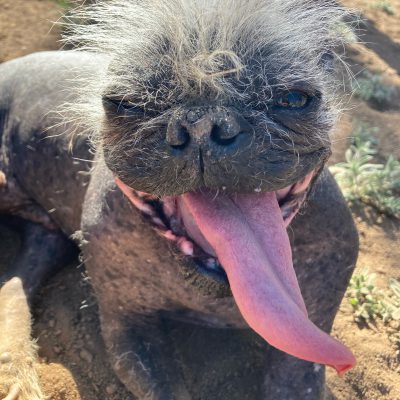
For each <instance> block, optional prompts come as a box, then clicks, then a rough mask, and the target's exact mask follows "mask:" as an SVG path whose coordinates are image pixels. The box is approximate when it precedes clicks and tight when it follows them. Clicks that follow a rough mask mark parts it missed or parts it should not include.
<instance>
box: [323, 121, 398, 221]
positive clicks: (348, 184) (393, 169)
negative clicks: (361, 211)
mask: <svg viewBox="0 0 400 400" xmlns="http://www.w3.org/2000/svg"><path fill="white" fill-rule="evenodd" d="M373 132H376V131H375V130H373V128H369V127H368V125H366V124H365V123H361V124H358V125H356V128H355V129H354V131H353V137H352V143H351V145H350V147H349V148H348V149H347V151H346V153H345V159H346V161H345V162H341V163H338V164H336V165H334V166H332V167H330V170H331V172H332V173H333V175H334V176H335V178H336V180H337V182H338V184H339V186H340V188H341V189H342V192H343V195H344V197H345V198H346V200H347V201H348V202H350V203H356V202H361V203H364V204H368V205H371V206H373V207H375V208H376V209H377V210H379V211H380V212H382V213H385V214H388V215H390V216H394V217H396V218H400V196H399V193H400V162H399V161H398V160H396V159H395V158H394V157H393V156H389V158H388V159H387V161H386V163H385V164H380V163H377V162H374V155H375V154H376V153H377V150H376V149H375V147H374V144H376V140H374V139H373Z"/></svg>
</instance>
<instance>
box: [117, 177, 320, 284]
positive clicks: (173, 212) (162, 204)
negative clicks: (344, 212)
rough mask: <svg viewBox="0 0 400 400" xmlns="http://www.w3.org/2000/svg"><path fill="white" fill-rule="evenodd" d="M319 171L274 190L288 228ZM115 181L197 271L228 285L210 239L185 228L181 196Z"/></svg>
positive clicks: (154, 226)
mask: <svg viewBox="0 0 400 400" xmlns="http://www.w3.org/2000/svg"><path fill="white" fill-rule="evenodd" d="M316 171H317V169H314V170H312V171H311V172H309V173H308V174H307V175H306V176H305V177H304V178H303V179H301V180H300V181H298V182H297V183H294V184H292V185H289V186H286V187H284V188H282V189H279V190H277V191H275V194H276V196H277V200H278V202H279V206H280V209H281V212H282V217H283V219H284V223H285V226H286V227H287V226H288V225H289V224H290V222H291V221H292V220H293V218H294V217H295V215H296V214H297V212H298V211H299V209H300V208H301V206H302V204H303V203H304V200H305V199H306V197H307V194H308V191H309V188H310V186H311V181H312V180H313V178H314V177H315V176H316V174H317V172H316ZM115 182H116V184H117V186H118V187H119V188H120V189H121V190H122V192H123V193H124V194H125V195H126V196H127V197H128V198H129V200H130V201H131V203H132V204H133V205H134V206H135V207H136V208H137V209H138V210H139V211H140V212H141V214H142V215H143V216H144V217H145V218H146V219H147V220H148V221H149V222H150V224H151V225H152V226H153V228H154V229H155V231H156V232H157V233H158V234H160V235H161V236H163V237H164V238H165V239H167V240H168V242H169V243H171V244H172V245H173V247H174V248H175V249H177V250H178V254H180V255H181V256H182V257H183V258H187V257H189V258H192V259H193V260H194V263H195V266H196V270H197V272H199V273H201V274H203V275H206V276H208V277H211V278H212V279H214V280H216V281H217V282H218V283H222V284H226V285H229V282H228V278H227V276H226V273H225V270H224V268H223V266H222V265H221V264H220V262H219V260H218V258H217V257H216V255H215V253H214V251H213V249H212V248H211V246H209V245H208V242H207V241H206V240H205V239H204V238H200V237H199V236H197V237H196V235H195V234H193V232H192V234H191V233H190V229H187V227H185V224H184V222H183V220H182V216H181V215H180V212H179V207H178V199H179V197H180V196H165V197H163V198H161V199H160V198H159V197H157V196H154V195H151V194H149V193H145V192H140V191H136V190H134V189H132V188H130V187H128V186H127V185H125V184H124V183H123V182H122V181H121V180H120V179H119V178H117V177H116V178H115ZM255 192H256V193H257V192H258V190H257V189H256V190H255ZM217 193H218V191H216V194H217Z"/></svg>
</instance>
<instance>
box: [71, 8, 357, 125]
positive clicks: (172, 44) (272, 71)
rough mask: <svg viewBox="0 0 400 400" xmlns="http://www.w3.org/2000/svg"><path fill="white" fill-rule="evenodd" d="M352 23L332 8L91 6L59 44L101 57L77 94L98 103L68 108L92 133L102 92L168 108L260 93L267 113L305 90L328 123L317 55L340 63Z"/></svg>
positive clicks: (333, 84) (330, 100)
mask: <svg viewBox="0 0 400 400" xmlns="http://www.w3.org/2000/svg"><path fill="white" fill-rule="evenodd" d="M348 14H349V11H348V10H347V9H344V8H342V7H339V6H338V5H337V4H336V3H335V2H334V1H332V0H285V1H282V0H110V1H97V2H96V3H94V4H93V5H91V6H84V7H81V8H78V9H77V10H76V11H75V13H74V17H73V18H72V21H75V22H73V23H71V24H67V25H68V27H69V29H68V30H69V34H68V35H67V37H66V38H65V41H66V42H67V43H69V44H72V45H73V46H74V47H77V48H78V49H79V50H85V51H90V52H94V53H96V54H101V55H103V56H104V69H103V73H102V74H101V76H95V77H93V80H92V81H91V82H88V81H87V78H85V79H86V82H85V85H82V86H85V87H87V88H88V89H87V91H88V93H89V92H90V96H91V97H92V98H93V94H94V93H97V102H96V101H93V103H91V104H88V101H87V99H88V97H89V95H88V93H84V94H82V96H81V97H82V99H86V100H84V101H82V104H77V103H76V104H75V105H70V107H69V109H70V111H71V110H72V112H74V111H76V112H75V114H76V115H79V114H80V115H81V116H82V120H85V121H90V122H89V124H91V125H92V126H97V127H98V124H99V121H101V116H102V111H101V103H100V96H101V95H102V94H105V93H108V94H112V95H113V96H115V97H116V98H121V99H123V98H124V99H128V100H129V101H131V102H132V103H134V104H135V105H137V106H140V107H146V106H148V105H149V104H155V105H156V106H157V107H158V108H159V109H168V108H170V107H171V106H172V105H179V104H182V103H183V102H185V101H188V100H190V99H193V98H199V97H200V96H203V97H204V96H207V98H212V99H219V100H220V101H221V102H223V101H229V102H231V101H241V102H244V103H246V102H250V101H251V98H253V97H254V94H255V92H257V101H258V103H265V104H266V105H267V104H268V101H269V100H270V96H271V93H272V90H273V88H274V87H284V88H291V87H293V85H295V83H296V82H303V83H309V84H310V85H312V86H313V87H314V88H315V89H316V90H317V91H318V92H319V93H321V94H322V96H323V99H324V101H325V103H326V107H325V109H328V108H329V110H330V112H329V113H326V112H325V113H324V115H321V118H323V119H334V118H335V117H336V115H337V113H338V109H339V108H340V106H339V105H340V103H339V102H338V99H339V98H340V97H339V96H338V95H337V88H338V86H340V85H338V82H337V81H336V80H335V79H334V78H333V75H332V74H331V73H327V71H326V70H325V69H324V68H323V66H322V65H321V56H322V55H323V54H324V53H330V54H332V55H333V56H334V57H336V58H337V59H340V58H341V57H340V55H339V54H338V53H337V52H336V49H338V48H339V49H341V48H342V46H343V43H344V42H346V40H347V39H348V36H349V35H348V32H349V29H344V28H343V27H344V25H345V23H344V22H343V21H344V20H345V19H346V17H347V16H348ZM76 21H84V22H83V23H82V22H81V23H76ZM271 76H272V77H273V79H271ZM154 79H157V80H158V84H157V85H156V87H154V86H152V83H153V81H154ZM255 82H257V84H258V86H257V87H256V86H255ZM339 83H340V82H339ZM66 108H67V109H68V107H66Z"/></svg>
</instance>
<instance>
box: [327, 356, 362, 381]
mask: <svg viewBox="0 0 400 400" xmlns="http://www.w3.org/2000/svg"><path fill="white" fill-rule="evenodd" d="M355 365H356V359H355V358H354V357H353V359H352V360H351V361H349V363H347V364H339V365H330V367H332V368H334V369H335V370H336V372H337V374H338V375H339V376H340V377H343V376H344V375H345V374H346V372H348V371H350V370H351V369H352V368H354V367H355Z"/></svg>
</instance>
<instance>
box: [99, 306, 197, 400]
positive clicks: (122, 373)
mask: <svg viewBox="0 0 400 400" xmlns="http://www.w3.org/2000/svg"><path fill="white" fill-rule="evenodd" d="M108 311H110V310H108ZM116 315H119V313H118V311H117V310H116V311H115V312H114V313H112V314H111V315H110V314H108V313H107V314H104V313H103V314H102V318H101V322H102V324H101V325H102V333H103V338H104V341H105V344H106V347H107V350H108V353H109V355H110V361H111V363H112V366H113V369H114V371H115V372H116V374H117V376H118V378H119V379H120V380H121V381H122V382H123V383H124V384H125V386H126V387H127V388H128V389H129V390H130V391H131V392H132V393H135V395H137V396H138V398H140V399H143V400H176V399H179V400H190V399H191V397H190V395H189V393H188V391H187V389H186V387H185V385H184V383H183V378H182V374H181V371H180V368H179V365H178V362H177V360H176V359H175V357H174V354H173V350H172V349H173V346H172V343H171V342H170V340H169V339H168V336H167V335H166V330H165V328H164V327H163V324H162V321H161V320H160V319H159V318H157V317H154V316H144V315H130V316H129V319H128V318H127V319H126V320H122V319H121V317H120V316H118V317H117V319H116Z"/></svg>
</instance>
